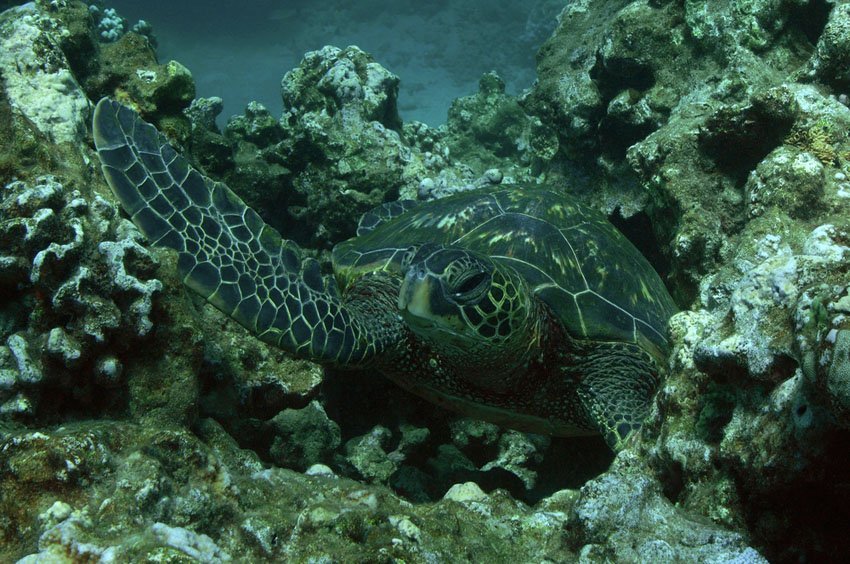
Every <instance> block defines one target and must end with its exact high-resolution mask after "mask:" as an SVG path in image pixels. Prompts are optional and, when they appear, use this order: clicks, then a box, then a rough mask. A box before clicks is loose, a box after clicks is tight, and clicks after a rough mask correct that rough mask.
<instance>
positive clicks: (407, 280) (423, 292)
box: [398, 268, 434, 318]
mask: <svg viewBox="0 0 850 564" xmlns="http://www.w3.org/2000/svg"><path fill="white" fill-rule="evenodd" d="M433 283H434V279H433V278H432V277H430V276H428V275H427V273H426V272H425V270H423V269H418V268H411V269H410V270H408V271H407V274H406V275H405V276H404V281H402V283H401V289H400V290H399V293H398V309H400V310H401V311H402V312H404V313H408V314H410V315H413V316H415V317H421V318H427V317H430V311H431V308H430V307H429V295H430V294H431V285H432V284H433Z"/></svg>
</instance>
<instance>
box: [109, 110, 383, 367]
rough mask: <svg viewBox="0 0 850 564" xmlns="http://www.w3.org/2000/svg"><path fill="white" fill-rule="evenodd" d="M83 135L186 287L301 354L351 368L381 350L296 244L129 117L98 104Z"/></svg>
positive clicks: (130, 114) (127, 113) (270, 339)
mask: <svg viewBox="0 0 850 564" xmlns="http://www.w3.org/2000/svg"><path fill="white" fill-rule="evenodd" d="M92 130H93V134H94V141H95V146H96V147H97V153H98V156H99V157H100V161H101V164H102V168H103V174H104V176H105V177H106V180H107V182H108V184H109V186H110V187H111V188H112V191H113V192H114V193H115V196H116V197H117V198H118V200H119V201H120V202H121V205H122V206H123V207H124V209H125V210H126V212H127V213H128V214H129V215H130V218H131V219H132V220H133V222H134V223H135V224H136V225H137V226H138V228H139V229H140V230H141V231H142V233H144V235H145V236H146V237H147V238H148V239H150V241H151V243H152V244H154V245H158V246H165V247H169V248H172V249H175V250H176V251H177V252H178V253H179V254H178V259H177V267H178V269H179V271H180V274H181V276H182V277H183V281H184V283H185V284H186V285H187V286H189V287H190V288H191V289H192V290H194V291H196V292H197V293H199V294H200V295H201V296H203V297H204V298H206V299H207V300H208V301H209V302H210V303H212V304H213V305H214V306H215V307H217V308H218V309H220V310H221V311H223V312H224V313H226V314H227V315H229V316H231V317H232V318H233V319H235V320H236V321H238V322H239V323H240V324H241V325H242V326H244V327H245V328H247V329H248V330H249V331H251V332H253V333H255V334H256V335H257V336H258V337H259V338H260V339H262V340H264V341H266V342H268V343H271V344H274V345H277V346H279V347H281V348H282V349H284V350H286V351H287V352H289V353H291V354H293V355H295V356H298V357H301V358H309V359H312V360H315V361H318V362H327V363H333V364H338V365H352V364H358V363H362V362H364V361H366V360H368V359H369V358H370V357H371V356H373V355H374V354H375V353H376V352H379V351H380V348H381V347H382V346H383V344H384V343H382V342H381V339H380V338H376V336H375V335H373V334H370V333H369V331H368V328H369V325H368V324H367V322H364V320H363V319H362V318H361V317H362V316H358V313H357V311H356V307H355V309H353V310H352V308H351V307H348V306H347V305H346V304H343V303H342V301H341V299H340V296H339V292H338V290H337V286H336V283H335V282H334V281H333V280H332V279H330V278H327V277H322V276H321V274H320V272H319V267H318V264H317V263H316V261H314V260H306V261H303V262H302V261H301V260H300V259H299V258H298V254H297V252H296V251H297V246H296V245H295V243H292V242H291V241H286V240H283V239H282V238H281V237H280V235H279V234H278V233H277V231H275V230H274V229H273V228H271V227H269V226H268V225H266V224H265V222H263V220H262V219H260V216H259V215H257V214H256V212H254V210H252V209H251V208H249V207H248V206H246V205H245V203H244V202H243V201H242V200H241V199H240V198H239V197H238V196H237V195H236V194H234V193H233V192H232V191H231V190H230V189H229V188H228V187H227V186H226V185H224V184H222V183H221V182H216V181H213V180H211V179H209V178H207V177H205V176H203V175H201V174H200V173H199V172H198V171H196V170H195V169H193V168H192V167H191V166H190V165H189V164H188V162H187V161H186V159H184V158H183V157H182V156H181V155H179V154H178V153H177V152H176V151H175V150H174V149H173V148H172V147H171V145H169V143H168V141H167V139H166V138H165V136H163V135H162V134H161V133H159V132H158V131H157V130H156V128H155V127H154V126H152V125H150V124H148V123H146V122H145V121H143V120H142V119H141V117H139V115H138V114H137V113H136V112H134V111H133V110H131V109H130V108H127V107H126V106H123V105H122V104H119V103H118V102H114V101H112V100H109V99H107V98H104V99H102V100H101V101H100V102H99V103H98V104H97V107H96V108H95V112H94V120H93V123H92ZM382 336H383V337H386V331H385V330H384V331H383V332H382ZM384 340H386V339H384Z"/></svg>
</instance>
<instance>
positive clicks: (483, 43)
mask: <svg viewBox="0 0 850 564" xmlns="http://www.w3.org/2000/svg"><path fill="white" fill-rule="evenodd" d="M566 3H567V0H530V1H528V2H521V1H516V0H455V1H454V2H449V1H447V0H434V1H427V2H425V1H422V0H401V1H396V2H391V1H387V0H364V1H361V2H343V1H340V0H330V1H327V2H315V1H313V2H311V1H307V0H289V1H272V0H249V1H242V2H233V1H232V0H204V1H200V0H170V1H163V0H155V1H149V2H139V1H138V0H107V1H106V2H105V5H106V7H114V8H116V9H117V10H118V12H119V13H120V14H121V15H122V16H123V17H125V18H127V19H128V20H129V24H130V25H131V26H132V25H133V24H134V23H135V22H136V21H137V20H139V19H144V20H146V21H147V22H149V23H150V24H152V25H153V27H154V33H155V35H156V37H157V39H158V41H159V49H158V53H159V57H160V60H161V61H163V62H164V61H167V60H169V59H177V60H179V61H180V62H181V63H183V64H184V65H186V66H187V67H188V68H189V70H191V71H192V74H193V75H194V77H195V80H196V83H197V87H198V96H221V97H222V98H223V99H224V107H225V109H224V112H223V116H224V117H225V118H226V117H228V116H230V115H232V114H235V113H240V112H241V111H242V109H243V108H244V107H245V104H247V103H248V102H249V101H251V100H258V101H260V102H262V103H263V104H264V105H265V106H266V107H267V108H268V109H269V110H271V111H272V113H273V114H277V113H279V112H280V110H281V107H282V106H281V102H280V79H281V78H283V75H284V73H286V71H288V70H290V69H291V68H293V67H295V66H297V64H298V62H299V61H300V60H301V57H302V56H303V54H304V53H305V52H307V51H312V50H316V49H320V48H321V47H323V46H324V45H329V44H330V45H336V46H337V47H345V46H347V45H357V46H359V47H360V48H361V49H363V50H365V51H367V52H369V53H371V54H372V55H373V56H374V57H375V58H376V60H377V61H378V63H380V64H381V65H383V66H384V67H386V68H388V69H389V70H390V71H392V72H394V73H395V74H397V75H398V76H399V77H400V78H401V90H400V96H399V106H400V111H401V114H402V118H403V119H404V120H405V121H409V120H412V119H415V120H419V121H424V122H426V123H428V124H429V125H439V124H441V123H443V122H445V119H446V110H447V108H448V106H449V103H450V102H451V100H452V99H454V98H457V97H459V96H464V95H468V94H472V93H474V92H475V91H476V90H477V83H478V79H479V78H480V76H481V74H483V73H485V72H488V71H490V70H496V71H497V72H498V73H499V74H500V75H501V76H502V78H503V79H504V81H505V83H506V84H507V88H508V92H509V93H518V92H520V91H522V90H523V89H524V88H527V87H529V86H531V84H532V82H533V80H534V77H535V74H534V54H535V52H536V50H537V48H539V46H540V44H541V43H542V42H543V41H544V40H545V39H546V38H547V37H548V36H549V34H550V33H551V31H552V30H553V29H554V26H555V25H556V20H555V16H556V15H557V14H558V13H559V12H560V10H561V8H563V6H564V5H565V4H566Z"/></svg>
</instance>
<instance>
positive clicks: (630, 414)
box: [573, 343, 659, 451]
mask: <svg viewBox="0 0 850 564" xmlns="http://www.w3.org/2000/svg"><path fill="white" fill-rule="evenodd" d="M584 346H585V347H586V349H585V350H584V351H583V353H582V355H581V356H580V358H581V360H580V361H579V362H578V366H574V367H573V368H574V369H575V368H577V370H578V373H580V374H581V381H580V383H579V385H578V387H577V390H576V392H577V394H578V397H579V400H580V401H581V403H582V406H583V407H584V410H585V412H586V414H587V415H588V417H589V418H590V420H591V422H592V423H594V424H595V425H596V428H597V429H598V430H599V432H600V433H601V434H602V437H603V438H604V439H605V442H606V443H608V446H610V447H611V448H612V449H613V450H614V451H620V450H622V449H623V448H624V447H625V446H626V444H627V442H628V439H629V438H630V437H632V436H633V435H634V433H635V432H637V431H638V430H639V429H640V427H641V425H643V422H644V420H645V419H646V418H647V416H648V415H649V411H650V407H651V405H652V401H653V398H654V397H655V392H656V391H657V389H658V384H659V377H658V366H657V364H656V361H655V360H654V359H653V357H652V356H651V355H649V354H648V353H647V352H646V351H644V350H643V349H641V348H640V347H638V346H637V345H634V344H631V343H591V344H587V345H584Z"/></svg>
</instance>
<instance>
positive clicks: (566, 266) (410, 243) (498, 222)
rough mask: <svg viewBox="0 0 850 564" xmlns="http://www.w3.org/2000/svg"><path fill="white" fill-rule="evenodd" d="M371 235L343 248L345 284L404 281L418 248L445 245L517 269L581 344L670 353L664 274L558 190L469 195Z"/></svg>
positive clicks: (389, 218)
mask: <svg viewBox="0 0 850 564" xmlns="http://www.w3.org/2000/svg"><path fill="white" fill-rule="evenodd" d="M399 209H400V210H401V209H402V207H399ZM361 225H362V222H361ZM361 232H362V234H361V235H359V236H358V237H355V238H354V239H350V240H348V241H345V242H343V243H340V244H339V245H337V246H336V248H335V249H334V252H333V263H334V270H335V272H336V274H337V277H338V280H339V281H340V284H341V286H342V287H345V286H346V285H347V284H349V283H350V282H351V281H352V280H353V279H355V278H357V277H359V276H362V275H364V274H366V273H371V272H378V271H385V272H389V273H392V274H398V275H401V265H402V260H403V257H404V256H405V254H406V253H407V252H408V250H409V249H410V248H411V247H415V246H418V245H421V244H423V243H442V244H445V245H451V246H456V247H460V248H465V249H468V250H471V251H474V252H477V253H481V254H483V255H486V256H488V257H490V259H491V260H492V261H493V262H495V263H501V264H505V265H508V266H510V267H511V268H513V269H515V270H516V271H517V272H519V273H520V274H521V275H522V276H523V277H524V278H525V279H526V280H527V281H528V284H529V286H530V287H531V289H532V291H533V292H534V293H535V294H536V295H537V296H538V297H539V299H540V300H542V301H543V302H545V303H546V304H547V305H548V306H549V308H550V309H551V311H552V312H554V314H555V316H556V317H557V318H558V319H560V320H561V322H562V323H563V325H564V327H565V328H566V329H567V331H568V332H569V333H570V335H571V336H573V337H574V338H577V339H588V340H599V341H617V342H622V341H626V342H635V343H637V344H638V345H640V346H641V347H643V348H644V349H645V350H647V351H648V352H650V353H652V354H653V355H656V356H658V357H661V356H662V355H664V354H665V352H666V350H667V348H668V342H667V337H666V325H667V320H668V319H669V318H670V316H671V315H672V314H673V313H674V312H675V305H674V304H673V301H672V299H671V298H670V295H669V293H668V292H667V289H666V288H665V287H664V284H663V283H662V281H661V279H660V278H659V276H658V274H657V273H656V272H655V270H653V268H652V266H650V264H649V263H648V262H647V261H646V259H645V258H644V257H643V256H642V255H641V254H640V252H639V251H638V250H637V249H636V248H635V247H634V245H632V244H631V242H629V240H628V239H626V237H625V236H623V235H622V234H621V233H620V232H619V231H618V230H617V229H616V228H615V227H614V226H613V225H612V224H611V223H610V222H609V221H608V220H607V218H606V217H605V216H604V215H602V214H601V213H599V212H597V211H595V210H593V209H590V208H587V207H585V206H582V205H579V204H578V203H575V202H570V201H569V200H568V199H567V197H565V196H564V195H563V194H559V193H557V192H554V191H552V190H550V189H545V188H540V187H523V186H510V187H505V188H501V189H498V190H492V189H489V190H476V191H469V192H463V193H460V194H457V195H454V196H450V197H447V198H443V199H441V200H435V201H431V202H427V203H422V204H419V205H418V206H416V207H414V208H413V209H411V210H409V211H406V213H403V214H401V215H398V216H397V217H393V214H392V213H385V214H383V216H381V214H378V220H375V216H374V215H373V217H372V224H371V225H369V226H368V229H361Z"/></svg>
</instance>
